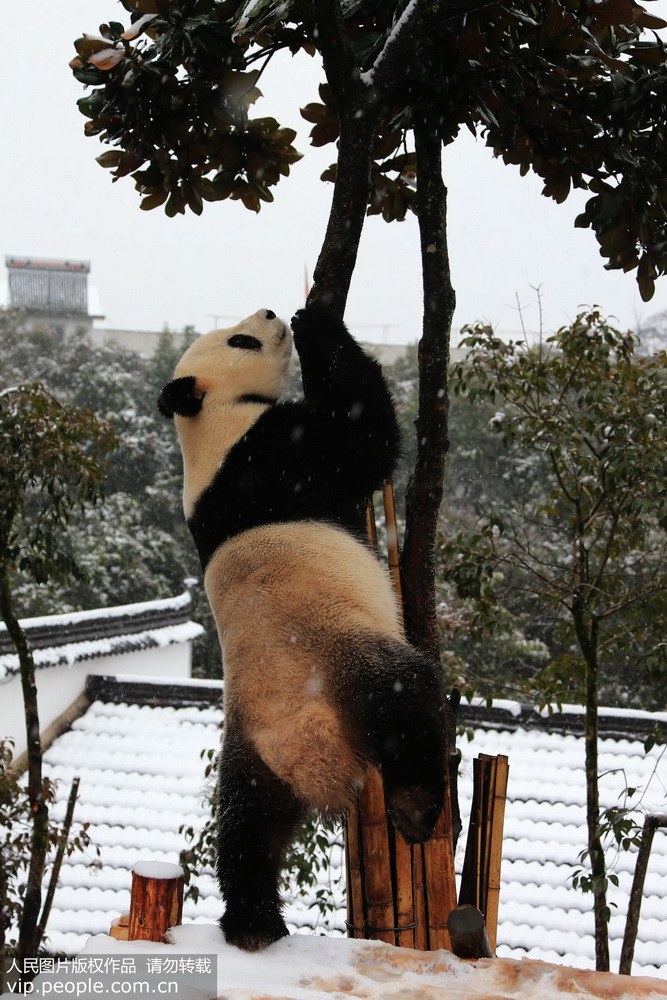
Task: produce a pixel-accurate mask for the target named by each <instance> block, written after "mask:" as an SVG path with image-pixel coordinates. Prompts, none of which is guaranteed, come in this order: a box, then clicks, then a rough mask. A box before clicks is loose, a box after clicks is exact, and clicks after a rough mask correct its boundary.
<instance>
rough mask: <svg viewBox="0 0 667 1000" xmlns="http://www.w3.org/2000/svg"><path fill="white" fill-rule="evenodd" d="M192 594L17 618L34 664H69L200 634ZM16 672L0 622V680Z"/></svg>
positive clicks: (4, 626)
mask: <svg viewBox="0 0 667 1000" xmlns="http://www.w3.org/2000/svg"><path fill="white" fill-rule="evenodd" d="M191 613H192V594H191V592H190V591H189V590H185V591H184V592H183V593H182V594H178V595H177V596H176V597H167V598H164V599H161V600H156V601H143V602H141V603H137V604H123V605H119V606H117V607H113V608H95V609H93V610H90V611H73V612H70V613H68V614H62V615H48V616H43V617H39V618H24V619H22V620H21V625H22V627H23V630H24V631H25V633H26V634H27V636H28V640H29V642H30V646H31V648H32V650H33V656H34V660H35V666H36V667H38V668H39V667H54V666H59V665H61V664H66V665H71V664H73V663H77V662H79V661H80V660H89V659H92V658H94V657H99V656H111V655H113V654H117V653H129V652H134V651H135V650H139V649H149V648H151V647H155V646H170V645H172V644H174V643H181V642H188V641H189V640H192V639H196V638H197V636H199V635H201V633H202V632H203V629H202V627H201V625H197V624H196V623H195V622H192V621H190V620H189V618H190V614H191ZM17 671H18V656H17V655H16V652H15V651H14V645H13V643H12V641H11V639H10V637H9V635H8V633H7V626H6V625H5V624H4V622H2V623H0V683H1V682H2V680H3V679H8V678H10V677H11V676H13V675H14V674H15V673H17Z"/></svg>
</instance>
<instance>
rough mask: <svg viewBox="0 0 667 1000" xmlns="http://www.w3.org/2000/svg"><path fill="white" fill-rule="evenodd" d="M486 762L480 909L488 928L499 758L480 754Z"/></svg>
mask: <svg viewBox="0 0 667 1000" xmlns="http://www.w3.org/2000/svg"><path fill="white" fill-rule="evenodd" d="M480 758H481V760H482V761H483V762H484V800H483V814H482V815H483V820H482V858H481V865H480V870H481V878H480V907H479V908H480V910H481V911H482V913H483V914H484V918H485V919H486V921H487V928H488V913H487V907H488V898H489V872H490V868H491V841H492V834H493V807H494V802H495V793H496V765H497V758H496V757H491V756H489V754H480Z"/></svg>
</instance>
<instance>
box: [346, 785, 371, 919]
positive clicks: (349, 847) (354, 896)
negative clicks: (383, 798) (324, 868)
mask: <svg viewBox="0 0 667 1000" xmlns="http://www.w3.org/2000/svg"><path fill="white" fill-rule="evenodd" d="M359 823H360V817H359V800H358V797H357V798H356V799H355V801H354V802H353V803H352V805H351V806H350V811H349V813H348V816H347V820H346V823H345V843H346V851H345V866H346V874H347V878H346V886H347V894H346V895H347V933H348V937H362V938H363V937H364V936H365V929H364V921H365V919H366V918H365V908H364V879H363V869H362V864H361V833H360V830H359Z"/></svg>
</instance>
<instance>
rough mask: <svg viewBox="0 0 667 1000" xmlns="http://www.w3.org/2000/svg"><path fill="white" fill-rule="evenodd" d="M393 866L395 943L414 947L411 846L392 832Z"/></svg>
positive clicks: (414, 917)
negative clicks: (394, 878) (394, 879)
mask: <svg viewBox="0 0 667 1000" xmlns="http://www.w3.org/2000/svg"><path fill="white" fill-rule="evenodd" d="M393 840H394V859H395V861H394V868H395V872H396V927H397V931H396V944H397V945H399V946H400V947H401V948H414V947H415V930H416V927H415V919H416V915H415V898H414V891H413V884H412V879H413V859H412V854H413V848H412V847H411V846H410V844H406V842H405V841H404V840H403V838H402V837H400V836H398V835H397V834H396V833H394V834H393Z"/></svg>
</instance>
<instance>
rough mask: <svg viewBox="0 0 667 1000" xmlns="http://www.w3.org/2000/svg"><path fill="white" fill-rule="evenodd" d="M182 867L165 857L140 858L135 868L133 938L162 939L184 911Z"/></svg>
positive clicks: (138, 939)
mask: <svg viewBox="0 0 667 1000" xmlns="http://www.w3.org/2000/svg"><path fill="white" fill-rule="evenodd" d="M183 883H184V879H183V869H182V868H181V866H180V865H170V864H167V863H165V862H163V861H139V862H137V864H136V865H135V866H134V868H133V869H132V898H131V900H130V924H129V934H128V938H129V940H130V941H163V940H164V935H165V934H166V932H167V931H168V930H169V928H170V927H175V926H177V925H178V924H180V922H181V917H182V915H183Z"/></svg>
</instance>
